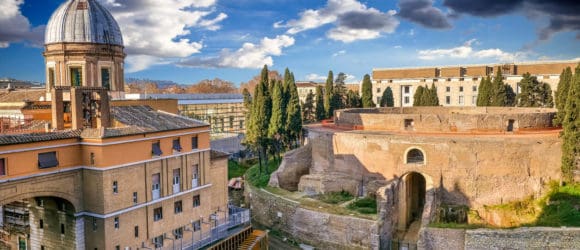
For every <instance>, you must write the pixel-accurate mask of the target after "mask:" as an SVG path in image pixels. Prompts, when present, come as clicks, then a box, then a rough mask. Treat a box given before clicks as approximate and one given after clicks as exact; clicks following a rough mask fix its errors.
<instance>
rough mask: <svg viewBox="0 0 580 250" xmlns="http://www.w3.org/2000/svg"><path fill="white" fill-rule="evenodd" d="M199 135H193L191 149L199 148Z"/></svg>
mask: <svg viewBox="0 0 580 250" xmlns="http://www.w3.org/2000/svg"><path fill="white" fill-rule="evenodd" d="M197 146H198V145H197V136H196V137H191V149H197Z"/></svg>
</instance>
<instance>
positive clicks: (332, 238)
mask: <svg viewBox="0 0 580 250" xmlns="http://www.w3.org/2000/svg"><path fill="white" fill-rule="evenodd" d="M246 192H247V193H246V196H247V197H248V198H249V200H250V204H252V205H251V207H250V208H251V211H252V219H253V220H254V221H255V222H257V223H259V224H262V225H264V226H267V227H269V228H272V229H274V230H279V231H282V232H284V233H286V234H290V235H292V237H294V238H296V239H297V240H299V241H303V242H305V243H308V244H311V245H314V246H316V247H317V248H320V249H378V247H379V224H378V222H377V221H372V220H367V219H360V218H355V217H348V216H339V215H333V214H328V213H323V212H318V211H312V210H308V209H305V208H302V207H301V206H300V204H299V203H297V202H295V201H292V200H288V199H285V198H282V197H279V196H277V195H274V194H272V193H269V192H267V191H263V190H260V189H256V188H254V187H251V186H249V185H246Z"/></svg>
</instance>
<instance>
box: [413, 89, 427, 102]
mask: <svg viewBox="0 0 580 250" xmlns="http://www.w3.org/2000/svg"><path fill="white" fill-rule="evenodd" d="M423 92H425V88H423V86H419V87H417V90H416V91H415V95H413V106H415V107H419V106H423V102H422V100H423Z"/></svg>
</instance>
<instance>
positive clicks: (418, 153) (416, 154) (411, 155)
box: [403, 147, 427, 165]
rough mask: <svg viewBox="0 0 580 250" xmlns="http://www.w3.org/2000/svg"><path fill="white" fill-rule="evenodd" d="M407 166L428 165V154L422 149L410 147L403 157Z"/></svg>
mask: <svg viewBox="0 0 580 250" xmlns="http://www.w3.org/2000/svg"><path fill="white" fill-rule="evenodd" d="M403 160H404V162H405V164H418V165H427V154H426V153H425V150H423V149H422V148H420V147H410V148H408V149H407V150H405V155H404V156H403Z"/></svg>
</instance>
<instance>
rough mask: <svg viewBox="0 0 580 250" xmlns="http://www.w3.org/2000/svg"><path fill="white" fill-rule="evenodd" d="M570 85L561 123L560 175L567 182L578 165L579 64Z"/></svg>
mask: <svg viewBox="0 0 580 250" xmlns="http://www.w3.org/2000/svg"><path fill="white" fill-rule="evenodd" d="M570 83H571V85H570V87H569V89H568V96H567V97H566V106H565V108H564V110H565V112H566V115H565V116H564V120H563V121H562V128H563V133H562V139H563V140H564V142H563V143H562V174H563V176H564V179H565V180H567V181H573V171H574V170H579V169H577V166H579V165H580V162H579V161H580V64H579V65H578V66H577V67H576V69H575V73H574V76H573V78H572V81H571V82H570Z"/></svg>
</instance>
